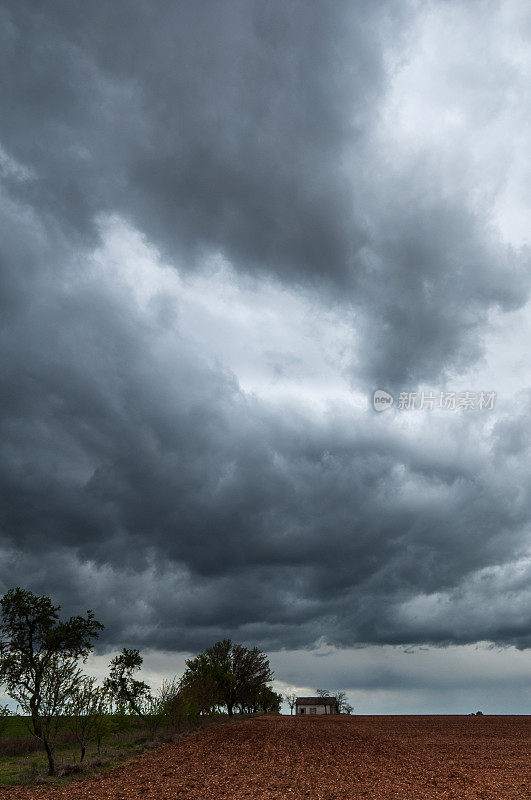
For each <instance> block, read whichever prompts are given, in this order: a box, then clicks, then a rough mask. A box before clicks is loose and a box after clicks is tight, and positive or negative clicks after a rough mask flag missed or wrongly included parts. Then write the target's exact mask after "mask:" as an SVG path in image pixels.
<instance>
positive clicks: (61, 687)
mask: <svg viewBox="0 0 531 800" xmlns="http://www.w3.org/2000/svg"><path fill="white" fill-rule="evenodd" d="M80 680H81V670H80V669H79V668H78V666H77V660H74V659H70V660H69V661H65V660H64V659H61V658H59V657H58V656H53V657H52V659H51V660H50V661H49V662H48V664H47V665H46V667H45V669H44V670H43V671H42V672H41V681H42V682H41V685H40V691H39V712H38V718H37V720H38V727H36V726H35V725H34V718H33V717H32V711H33V709H32V701H33V692H32V689H31V688H30V689H29V690H28V689H27V688H26V687H25V686H23V685H22V684H20V685H19V686H18V687H13V688H12V689H11V691H10V696H11V697H12V698H13V699H14V700H16V701H17V703H18V704H19V706H20V708H21V710H22V712H23V714H24V716H25V720H24V721H25V723H26V725H27V728H28V730H29V731H30V733H32V734H33V736H34V737H35V738H36V739H39V741H41V742H42V744H43V747H44V749H45V751H46V756H47V758H48V774H49V775H55V745H56V742H57V736H58V733H59V730H60V728H61V727H62V725H63V724H64V722H65V720H66V719H67V717H66V713H67V709H68V705H69V702H70V699H71V697H72V694H73V692H74V691H75V690H76V687H77V685H78V683H79V681H80Z"/></svg>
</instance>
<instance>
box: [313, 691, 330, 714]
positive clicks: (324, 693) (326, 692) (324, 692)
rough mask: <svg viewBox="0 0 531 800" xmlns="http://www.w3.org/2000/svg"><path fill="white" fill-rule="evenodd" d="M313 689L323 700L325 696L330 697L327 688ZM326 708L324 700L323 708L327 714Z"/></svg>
mask: <svg viewBox="0 0 531 800" xmlns="http://www.w3.org/2000/svg"><path fill="white" fill-rule="evenodd" d="M315 691H316V692H317V694H318V695H319V697H322V698H323V700H324V698H325V697H330V692H329V691H328V689H316V690H315ZM326 709H327V705H326V702H325V703H324V710H325V714H328V711H327V710H326Z"/></svg>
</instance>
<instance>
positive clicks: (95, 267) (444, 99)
mask: <svg viewBox="0 0 531 800" xmlns="http://www.w3.org/2000/svg"><path fill="white" fill-rule="evenodd" d="M1 13H2V16H1V21H2V25H1V29H2V34H1V36H2V43H1V45H0V53H1V56H0V59H1V61H2V67H1V71H0V86H1V95H2V102H3V104H4V108H5V110H6V112H7V113H6V114H5V115H4V122H3V125H2V129H1V133H0V234H1V235H0V266H1V282H0V290H1V295H0V309H1V312H2V323H1V340H2V348H1V358H2V376H3V377H2V388H1V390H0V392H1V393H0V413H1V424H2V448H1V451H0V464H1V467H0V494H1V498H2V505H1V507H2V512H1V534H2V543H1V547H2V559H1V561H0V579H1V584H2V587H3V588H4V589H7V588H9V587H10V586H11V585H16V584H20V585H24V586H27V587H29V588H32V589H33V590H35V591H38V592H44V593H47V594H51V595H53V597H54V600H56V601H57V602H58V603H62V604H63V605H64V606H65V609H66V608H67V609H69V610H70V609H71V610H72V613H73V612H75V611H77V610H80V609H84V608H86V607H87V606H88V607H94V609H95V611H96V614H97V616H98V618H100V619H101V620H102V621H103V622H104V623H105V626H106V627H105V634H104V637H103V638H102V646H103V647H104V648H105V647H109V648H110V647H117V646H122V645H123V644H129V645H134V646H138V647H142V648H150V649H153V650H157V651H158V650H160V651H169V652H171V651H175V652H183V651H194V650H195V649H197V648H200V647H203V646H205V645H208V644H210V643H211V642H212V641H213V640H215V639H216V638H220V637H222V636H231V637H233V638H234V639H237V640H241V641H245V642H247V643H253V644H259V645H260V646H262V647H265V648H268V649H269V650H272V651H282V650H287V651H298V650H301V649H304V648H310V647H312V646H314V645H315V643H316V642H321V643H323V642H324V643H326V644H327V645H330V646H333V647H335V648H338V649H341V648H352V647H359V646H362V645H363V646H368V645H371V646H378V647H379V646H382V645H391V646H398V645H401V646H406V645H419V644H427V645H436V646H440V645H444V646H449V645H455V646H461V645H466V644H470V643H475V642H478V641H490V642H495V643H496V644H499V645H502V646H506V645H514V646H515V647H516V648H521V649H525V648H528V647H529V646H530V645H531V612H530V611H529V608H530V607H531V606H530V605H529V602H528V601H529V593H530V586H531V582H530V581H531V574H530V570H531V567H530V564H531V562H530V560H529V514H530V510H531V497H530V494H529V485H530V482H529V464H530V458H529V456H530V452H529V449H530V446H531V440H530V438H529V436H528V435H527V433H526V431H527V430H528V428H529V419H530V412H531V407H530V398H531V395H530V394H529V388H528V387H529V377H530V374H529V370H528V368H527V350H526V344H525V343H526V331H527V330H528V328H529V324H530V323H529V320H530V319H531V317H530V315H529V308H528V305H527V298H528V290H529V250H528V245H527V241H526V236H525V235H524V234H522V231H523V230H525V225H524V223H522V225H521V226H520V228H519V227H518V219H520V218H522V214H523V213H524V212H523V210H522V209H523V208H525V202H526V200H525V192H526V191H528V189H526V184H525V180H524V179H522V180H520V179H519V177H518V176H521V175H524V176H525V169H524V167H523V165H526V164H527V170H528V168H529V162H528V161H527V162H526V161H525V158H526V146H525V144H524V143H523V141H524V140H523V133H522V132H523V130H525V126H526V124H527V120H526V118H525V111H524V110H523V109H524V108H525V103H524V102H522V101H524V100H525V97H526V93H528V89H527V88H526V84H525V81H524V80H523V77H522V76H523V75H524V74H525V71H526V66H527V63H528V60H529V56H526V55H525V50H523V49H519V46H520V43H521V41H522V40H523V39H524V38H525V37H528V35H529V32H530V30H531V17H530V15H529V11H528V10H527V9H526V8H525V7H524V4H522V3H521V4H519V3H516V2H513V3H509V4H503V7H502V4H498V3H494V2H489V3H483V2H474V3H468V2H467V3H464V2H462V3H461V2H450V3H447V2H440V3H438V2H435V3H431V4H426V5H420V6H419V5H418V4H413V3H409V2H370V3H369V2H362V1H361V0H360V1H359V2H345V3H343V2H337V3H333V4H323V3H317V2H315V3H314V2H309V3H308V2H304V3H302V2H301V3H299V2H292V3H286V2H282V3H280V2H267V3H258V2H257V3H252V2H241V3H240V2H237V1H236V0H234V1H233V0H230V2H229V1H227V2H221V3H216V4H213V3H209V2H194V3H167V2H162V0H157V2H152V3H149V4H145V3H140V2H138V3H122V2H116V3H113V4H112V6H109V4H107V3H100V2H93V3H90V4H89V5H88V6H87V5H81V4H79V3H75V2H74V3H72V2H59V1H57V2H50V3H48V4H47V5H46V7H45V8H44V7H43V6H42V4H38V3H32V2H24V1H23V0H22V1H21V2H17V3H7V4H5V6H4V9H3V11H2V12H1ZM474 30H475V31H477V32H478V33H477V37H476V39H470V32H471V31H474ZM526 59H527V61H526ZM511 137H512V139H511ZM508 138H509V141H512V146H511V145H509V144H508ZM527 155H528V153H527ZM376 387H382V388H385V389H387V390H390V391H393V392H395V395H397V393H398V392H400V391H403V390H404V391H405V390H407V391H414V392H417V393H420V392H421V391H422V390H428V389H430V390H434V391H436V392H439V391H442V390H450V389H454V390H458V391H464V390H495V391H496V392H497V405H496V408H495V409H494V410H491V411H478V410H475V411H470V412H465V411H462V410H458V411H454V412H452V411H448V410H440V411H438V410H434V411H429V410H420V411H405V410H400V409H397V407H396V404H395V407H394V408H393V409H392V410H390V411H386V412H385V413H384V414H376V413H375V412H374V411H373V409H372V407H371V405H370V395H371V393H372V390H373V389H375V388H376ZM382 680H383V679H382Z"/></svg>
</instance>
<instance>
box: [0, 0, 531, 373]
mask: <svg viewBox="0 0 531 800" xmlns="http://www.w3.org/2000/svg"><path fill="white" fill-rule="evenodd" d="M410 14H411V9H410V8H409V7H408V5H407V4H405V3H400V2H387V3H384V2H373V3H369V2H364V1H363V0H360V2H357V3H343V2H337V3H333V4H322V3H317V2H310V3H307V2H305V3H299V2H292V3H284V2H268V3H260V2H258V3H248V2H236V1H235V2H224V3H217V4H212V3H209V2H194V3H166V2H156V3H150V4H143V3H136V4H132V3H122V2H117V3H113V4H112V5H109V4H108V3H99V2H94V3H90V4H88V5H87V4H83V5H81V4H78V3H70V2H58V1H56V2H53V3H48V4H47V5H46V8H45V9H43V7H42V4H38V3H30V2H20V3H14V4H10V5H9V4H8V6H7V10H6V11H4V25H3V43H2V48H1V52H2V60H3V63H2V70H1V76H2V77H1V79H0V80H1V88H2V95H3V102H4V103H5V106H6V108H8V109H9V114H8V115H7V117H6V119H5V121H4V126H3V131H2V142H3V145H4V147H5V148H6V150H7V151H8V152H9V154H10V155H12V156H14V157H15V158H17V159H18V160H19V161H21V162H22V163H24V164H27V165H29V166H31V167H33V168H34V169H35V171H36V174H37V175H38V180H36V181H29V182H24V183H23V184H21V185H20V186H19V187H18V189H17V191H18V193H19V195H20V196H21V197H22V198H23V199H24V200H26V201H29V202H31V203H35V204H36V205H37V206H38V207H39V208H41V209H45V212H46V215H50V216H53V217H55V218H56V219H57V220H59V221H60V224H61V225H62V226H63V228H64V230H65V231H67V232H68V235H69V236H73V237H80V238H81V241H85V242H86V241H91V240H93V239H94V238H95V237H96V229H95V227H94V220H95V217H96V216H97V214H98V213H101V212H104V211H108V210H110V211H113V212H114V211H118V212H120V213H121V214H123V215H125V216H126V217H128V218H129V219H131V220H132V221H134V223H135V225H137V226H138V227H139V229H140V230H142V231H144V232H145V233H146V234H147V235H148V236H149V237H151V238H152V239H153V240H154V241H155V242H156V243H157V244H158V246H159V247H162V248H163V250H164V252H165V253H166V255H167V256H168V257H170V258H172V259H174V260H176V263H178V264H179V266H180V267H181V268H184V269H188V268H190V267H192V266H193V264H194V263H195V262H196V261H197V259H200V258H201V257H202V256H204V255H205V254H208V253H210V252H217V251H221V252H222V253H223V254H224V256H226V257H227V258H228V259H230V260H231V261H232V262H233V263H234V265H235V266H236V267H237V268H238V269H239V270H241V271H244V272H251V273H255V274H257V273H258V274H272V275H275V276H278V277H279V278H280V279H281V280H283V281H287V282H290V283H292V282H294V283H295V284H297V285H301V286H305V287H307V288H308V287H314V288H319V287H320V289H321V291H325V292H327V293H329V292H332V293H337V292H339V293H340V294H341V296H342V297H343V298H344V299H345V301H346V302H347V307H348V306H350V305H352V304H353V305H354V306H355V307H356V308H357V314H358V324H359V329H360V332H363V334H364V340H365V344H366V351H365V352H364V354H363V358H362V363H360V365H359V369H358V370H357V371H356V373H355V375H354V376H353V380H354V382H356V383H359V382H360V381H362V380H364V379H366V380H368V382H369V385H373V384H374V383H376V384H382V383H383V384H387V385H388V386H393V385H395V386H396V385H398V383H399V382H400V381H402V383H404V382H413V383H414V382H416V381H417V380H419V379H428V378H430V379H431V378H433V377H435V376H437V375H438V374H439V373H440V372H441V370H444V369H445V368H447V367H448V366H451V365H454V364H455V363H458V364H460V365H461V366H462V365H466V364H467V363H469V362H470V360H473V359H474V358H476V357H477V356H478V354H479V352H480V342H479V338H478V323H479V322H481V320H482V319H484V317H485V314H486V312H487V311H488V309H489V308H492V307H495V306H498V305H500V306H501V307H503V308H512V307H514V306H515V305H518V304H520V303H521V302H522V301H523V298H524V297H525V294H526V291H527V281H526V279H525V273H524V271H523V268H522V266H523V265H522V264H521V263H520V262H519V259H518V257H517V255H516V254H515V253H512V252H510V251H509V250H508V249H505V250H503V249H500V248H499V247H498V246H497V245H496V242H495V241H489V238H488V236H486V235H485V230H484V225H485V222H484V220H483V217H482V215H481V214H479V215H478V212H477V211H475V210H474V209H473V208H472V207H470V198H469V197H468V194H467V191H466V190H465V188H464V187H463V188H462V190H459V191H455V192H454V193H453V194H449V193H448V192H447V190H446V188H445V186H444V177H443V175H441V174H440V173H438V171H437V169H433V166H432V165H429V164H425V163H423V162H422V160H419V162H418V163H416V164H414V165H413V168H410V169H408V170H407V173H406V174H405V175H404V176H402V177H397V176H396V175H394V174H393V172H392V170H391V167H390V166H389V163H390V162H389V159H392V157H393V154H392V152H391V153H389V152H387V151H386V150H383V149H381V147H382V146H381V145H380V149H379V146H378V145H377V144H376V143H375V142H376V140H375V137H374V132H375V128H376V126H377V124H378V114H379V112H380V108H381V104H382V102H383V99H384V98H385V94H386V91H387V89H388V87H389V83H388V80H389V75H388V74H387V72H386V67H385V62H384V53H385V51H386V48H387V49H388V48H389V47H393V46H394V47H397V46H398V47H400V42H401V41H402V40H403V38H404V37H405V35H406V34H405V32H406V31H407V29H408V22H409V16H410ZM349 313H350V312H349Z"/></svg>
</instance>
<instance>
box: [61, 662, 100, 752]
mask: <svg viewBox="0 0 531 800" xmlns="http://www.w3.org/2000/svg"><path fill="white" fill-rule="evenodd" d="M106 711H107V696H106V693H105V692H104V690H103V689H102V688H100V687H99V686H97V685H96V679H95V678H87V677H84V678H82V679H81V680H80V681H79V683H78V684H77V686H76V687H75V689H74V691H73V692H72V694H71V696H70V700H69V702H68V704H67V709H66V713H67V714H68V716H69V717H70V720H71V726H72V732H73V734H74V736H75V738H76V741H77V743H78V744H79V748H80V751H81V754H80V758H79V760H80V762H81V761H83V759H84V758H85V753H86V751H87V744H88V742H89V741H90V740H91V739H97V740H98V751H99V749H100V746H101V738H102V736H101V734H102V727H103V726H102V722H103V719H102V718H103V716H104V714H105V713H106Z"/></svg>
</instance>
